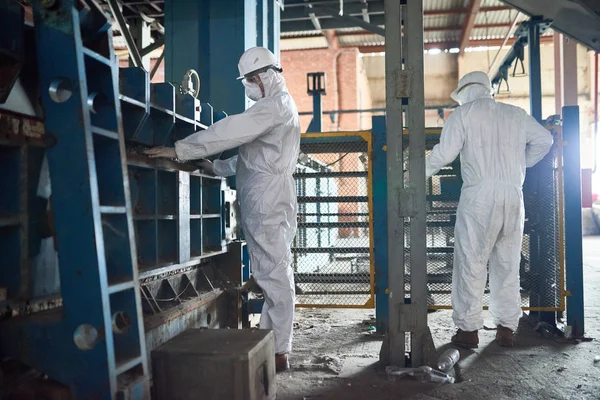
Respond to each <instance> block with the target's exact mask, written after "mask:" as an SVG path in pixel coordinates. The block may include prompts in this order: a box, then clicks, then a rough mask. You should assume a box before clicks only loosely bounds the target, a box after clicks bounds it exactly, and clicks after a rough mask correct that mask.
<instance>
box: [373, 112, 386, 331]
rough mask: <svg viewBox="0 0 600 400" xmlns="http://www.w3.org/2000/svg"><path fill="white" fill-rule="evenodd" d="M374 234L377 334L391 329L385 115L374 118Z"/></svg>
mask: <svg viewBox="0 0 600 400" xmlns="http://www.w3.org/2000/svg"><path fill="white" fill-rule="evenodd" d="M372 135H373V136H372V140H373V154H371V163H372V164H371V165H372V168H373V181H372V182H371V187H372V193H373V231H374V232H373V234H374V235H375V249H374V255H375V320H376V327H377V333H381V334H385V333H386V332H387V328H388V321H389V318H388V312H389V300H388V295H387V293H388V235H385V234H377V233H379V232H384V233H385V232H387V229H388V226H387V225H388V223H387V221H388V212H387V211H388V210H387V179H386V174H387V159H386V148H385V143H386V139H385V117H373V128H372Z"/></svg>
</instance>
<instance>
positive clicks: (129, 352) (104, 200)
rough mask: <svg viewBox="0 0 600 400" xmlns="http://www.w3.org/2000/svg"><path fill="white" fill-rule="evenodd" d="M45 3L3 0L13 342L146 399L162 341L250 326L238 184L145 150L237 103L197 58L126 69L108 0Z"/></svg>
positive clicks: (3, 132) (97, 392) (3, 234)
mask: <svg viewBox="0 0 600 400" xmlns="http://www.w3.org/2000/svg"><path fill="white" fill-rule="evenodd" d="M32 10H33V26H31V25H30V24H28V23H26V22H25V15H24V13H25V11H24V7H23V6H22V5H21V4H19V3H18V2H13V1H3V2H2V3H1V4H0V26H1V27H2V30H3V32H5V33H4V34H3V35H1V36H2V39H1V40H0V63H1V64H0V65H1V68H2V69H1V71H2V78H1V80H0V86H1V88H2V89H1V90H2V95H1V96H0V97H1V98H0V103H1V104H0V170H1V171H2V172H1V173H0V187H1V189H0V191H1V193H2V195H0V265H1V268H0V288H1V289H0V295H1V297H0V304H1V306H2V309H1V315H2V322H1V323H0V354H1V355H2V357H3V358H6V357H10V358H12V359H15V360H19V361H22V362H23V363H25V364H27V365H28V366H29V367H33V368H35V369H36V370H38V371H40V372H42V373H43V374H44V376H47V377H49V378H51V380H55V381H58V382H60V383H62V384H63V385H66V386H67V387H68V391H70V395H71V396H72V398H77V399H84V398H106V399H109V398H116V397H115V396H117V395H118V396H121V397H119V398H145V397H144V396H147V394H148V393H149V392H148V387H149V376H150V365H149V362H148V359H149V357H148V354H149V352H150V351H152V350H153V349H155V348H156V347H158V346H160V345H161V344H163V343H164V342H166V341H167V340H169V339H171V338H172V337H174V336H176V335H178V334H179V333H181V332H182V331H184V330H185V329H187V328H190V327H195V328H200V327H210V328H225V327H230V328H237V327H239V326H240V324H241V313H240V309H241V308H240V298H239V296H238V295H237V294H236V291H235V290H229V289H234V288H235V287H237V286H239V285H240V284H241V283H242V268H243V264H242V258H243V252H244V244H243V242H241V241H239V240H238V237H237V229H236V213H235V207H234V202H235V190H233V189H232V188H230V187H229V186H228V185H227V182H226V181H225V180H224V179H221V178H217V177H214V176H208V175H206V174H203V173H202V172H201V171H199V170H198V167H197V166H195V165H193V164H189V163H188V164H184V163H180V162H177V161H176V160H159V161H154V160H150V159H148V158H147V157H146V156H144V155H143V154H142V151H143V150H144V149H146V148H149V147H152V146H158V145H172V144H173V143H174V141H176V140H179V139H181V138H184V137H186V136H188V135H190V134H192V133H194V132H196V131H198V130H202V129H205V128H206V127H207V126H209V125H211V124H212V123H213V122H215V121H216V120H218V119H220V118H223V117H224V116H226V114H225V113H223V112H218V111H216V110H213V108H212V106H211V105H210V104H208V103H201V102H200V101H199V100H198V99H197V98H196V96H197V95H198V90H199V86H200V82H199V79H195V78H198V75H197V74H195V72H191V71H189V72H188V73H186V76H185V77H184V82H183V84H182V85H176V84H172V83H158V84H151V83H150V79H149V73H148V72H147V71H145V70H144V69H142V68H141V67H139V68H136V67H133V68H123V69H119V68H118V64H117V62H116V57H115V53H114V49H113V43H112V29H111V24H110V21H109V19H107V15H106V14H105V13H104V12H103V11H102V10H101V9H100V8H98V7H97V6H96V4H95V3H94V2H93V1H92V2H73V1H61V2H46V1H42V2H33V6H32ZM6 32H10V33H9V34H6ZM194 81H195V82H194ZM4 394H6V393H4ZM35 396H41V394H36V395H35ZM35 398H41V397H35Z"/></svg>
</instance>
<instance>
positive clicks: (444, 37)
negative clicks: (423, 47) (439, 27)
mask: <svg viewBox="0 0 600 400" xmlns="http://www.w3.org/2000/svg"><path fill="white" fill-rule="evenodd" d="M423 40H424V41H425V43H431V42H455V41H457V40H460V30H455V31H433V32H425V33H424V34H423Z"/></svg>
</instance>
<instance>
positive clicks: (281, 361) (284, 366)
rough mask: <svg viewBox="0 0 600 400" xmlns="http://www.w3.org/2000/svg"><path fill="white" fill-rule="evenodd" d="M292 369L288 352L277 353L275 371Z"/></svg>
mask: <svg viewBox="0 0 600 400" xmlns="http://www.w3.org/2000/svg"><path fill="white" fill-rule="evenodd" d="M288 369H290V362H289V361H288V355H287V353H283V354H275V371H276V372H283V371H287V370H288Z"/></svg>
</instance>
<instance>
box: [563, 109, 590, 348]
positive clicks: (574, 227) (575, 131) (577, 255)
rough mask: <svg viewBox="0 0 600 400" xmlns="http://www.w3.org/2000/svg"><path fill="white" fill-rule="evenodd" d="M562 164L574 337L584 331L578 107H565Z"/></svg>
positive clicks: (569, 311)
mask: <svg viewBox="0 0 600 400" xmlns="http://www.w3.org/2000/svg"><path fill="white" fill-rule="evenodd" d="M562 132H563V140H564V147H563V165H564V167H563V168H564V197H565V199H564V204H565V267H566V286H567V287H566V289H567V325H568V326H570V327H572V335H573V336H574V337H582V336H583V335H584V333H585V324H584V301H583V244H582V225H581V224H582V222H581V164H580V157H581V152H580V151H581V150H580V136H581V133H580V130H579V107H577V106H569V107H563V129H562Z"/></svg>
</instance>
